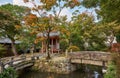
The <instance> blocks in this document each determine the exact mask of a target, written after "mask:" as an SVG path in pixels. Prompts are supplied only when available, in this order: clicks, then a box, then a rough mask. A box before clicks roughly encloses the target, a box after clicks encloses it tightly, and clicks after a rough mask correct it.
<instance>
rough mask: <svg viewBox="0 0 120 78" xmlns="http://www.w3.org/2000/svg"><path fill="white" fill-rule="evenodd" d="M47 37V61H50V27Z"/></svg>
mask: <svg viewBox="0 0 120 78" xmlns="http://www.w3.org/2000/svg"><path fill="white" fill-rule="evenodd" d="M47 37H48V38H47V59H50V58H51V57H50V27H48V34H47Z"/></svg>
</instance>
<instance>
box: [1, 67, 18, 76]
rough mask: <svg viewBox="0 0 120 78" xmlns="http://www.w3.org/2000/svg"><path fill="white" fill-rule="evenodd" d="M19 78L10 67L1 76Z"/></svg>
mask: <svg viewBox="0 0 120 78" xmlns="http://www.w3.org/2000/svg"><path fill="white" fill-rule="evenodd" d="M17 77H18V76H17V73H16V71H15V70H14V69H13V68H12V67H9V68H7V69H5V70H4V71H3V72H2V73H1V74H0V78H17Z"/></svg>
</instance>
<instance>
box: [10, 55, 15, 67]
mask: <svg viewBox="0 0 120 78" xmlns="http://www.w3.org/2000/svg"><path fill="white" fill-rule="evenodd" d="M13 60H14V58H13V57H12V58H11V62H10V66H11V67H13V62H14V61H13Z"/></svg>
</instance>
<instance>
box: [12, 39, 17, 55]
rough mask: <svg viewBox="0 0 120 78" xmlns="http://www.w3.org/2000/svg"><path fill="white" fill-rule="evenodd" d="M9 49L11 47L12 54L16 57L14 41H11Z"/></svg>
mask: <svg viewBox="0 0 120 78" xmlns="http://www.w3.org/2000/svg"><path fill="white" fill-rule="evenodd" d="M11 42H12V43H11V47H12V52H13V54H14V55H15V56H17V51H16V47H15V41H14V40H11Z"/></svg>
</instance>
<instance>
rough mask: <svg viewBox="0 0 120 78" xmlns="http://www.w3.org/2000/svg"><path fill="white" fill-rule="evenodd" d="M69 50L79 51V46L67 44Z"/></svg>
mask: <svg viewBox="0 0 120 78" xmlns="http://www.w3.org/2000/svg"><path fill="white" fill-rule="evenodd" d="M71 50H72V51H73V52H76V51H80V49H79V47H77V46H69V47H68V51H69V52H70V51H71Z"/></svg>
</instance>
